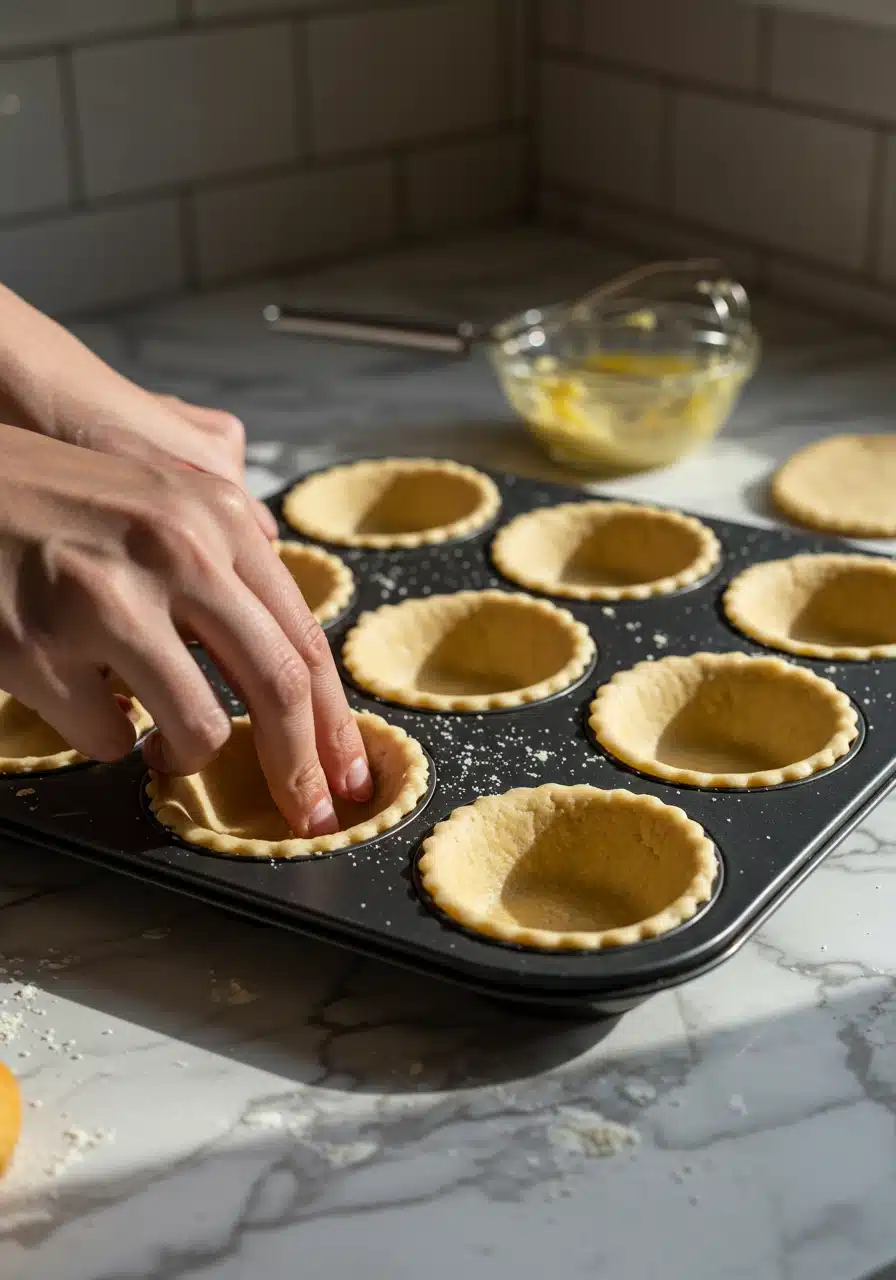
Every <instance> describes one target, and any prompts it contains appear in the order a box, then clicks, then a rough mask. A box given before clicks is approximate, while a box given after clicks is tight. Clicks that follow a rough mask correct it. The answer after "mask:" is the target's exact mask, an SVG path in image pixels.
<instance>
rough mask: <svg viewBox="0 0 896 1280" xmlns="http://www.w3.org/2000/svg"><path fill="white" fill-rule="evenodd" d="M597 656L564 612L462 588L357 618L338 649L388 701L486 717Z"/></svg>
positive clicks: (535, 697)
mask: <svg viewBox="0 0 896 1280" xmlns="http://www.w3.org/2000/svg"><path fill="white" fill-rule="evenodd" d="M593 656H594V642H593V640H592V639H591V636H590V634H589V632H588V629H587V627H585V626H583V624H582V623H581V622H577V621H576V619H575V618H574V617H573V616H572V614H571V613H569V612H568V611H567V610H566V609H561V608H559V607H558V606H557V605H554V604H551V603H549V602H548V601H547V600H536V599H535V598H534V597H532V596H526V595H522V594H520V593H511V592H507V591H459V592H457V593H456V594H454V595H438V596H426V597H423V598H421V599H414V600H404V601H402V603H401V604H395V605H382V606H380V608H379V609H375V610H374V611H373V612H371V613H365V614H362V616H361V618H360V619H359V621H358V623H357V625H356V626H355V627H354V628H353V629H352V630H351V631H350V632H349V634H348V637H347V639H346V642H345V647H344V649H343V651H342V657H343V662H344V663H345V667H346V670H347V671H348V673H349V675H350V676H351V677H352V679H353V680H354V681H355V682H356V683H357V684H358V685H360V686H361V687H362V688H363V689H366V690H367V691H368V692H370V693H373V694H376V696H377V697H380V698H384V699H386V700H387V701H389V702H398V703H401V704H402V705H403V706H408V707H423V708H426V709H427V710H433V711H486V710H491V709H497V708H504V707H515V706H520V705H521V704H523V703H528V702H539V701H540V700H541V699H543V698H548V697H550V696H551V695H552V694H554V693H558V692H559V691H560V690H561V689H566V688H568V687H569V686H570V685H572V684H574V683H575V682H576V681H577V680H578V679H579V677H580V676H581V675H582V674H583V673H584V672H585V670H586V668H587V667H588V665H589V664H590V662H591V659H592V658H593Z"/></svg>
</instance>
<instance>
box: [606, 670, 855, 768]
mask: <svg viewBox="0 0 896 1280" xmlns="http://www.w3.org/2000/svg"><path fill="white" fill-rule="evenodd" d="M589 723H590V725H591V728H592V730H593V732H594V736H595V737H596V738H597V740H598V742H599V743H600V744H601V746H603V747H605V748H606V749H607V750H608V751H609V752H611V753H612V755H614V756H615V757H616V758H617V759H618V760H621V761H623V763H625V764H627V765H630V766H631V767H632V768H633V769H638V770H640V772H641V773H647V774H650V775H651V776H652V777H655V778H662V779H664V781H666V782H680V783H685V784H686V785H689V786H695V787H737V788H740V787H744V788H746V787H775V786H779V785H780V784H781V783H782V782H792V781H796V780H797V779H800V778H808V777H810V776H811V775H812V774H814V773H818V772H819V770H821V769H827V768H829V767H830V766H831V765H832V764H834V763H835V761H837V760H839V759H840V758H841V757H842V756H845V755H846V754H847V752H848V751H849V749H850V746H851V745H852V743H853V742H854V741H855V739H856V737H857V735H858V722H857V717H856V713H855V710H854V709H853V706H852V703H851V702H850V700H849V698H847V697H846V695H845V694H844V693H841V692H840V690H839V689H837V688H835V687H834V685H833V684H831V682H830V681H829V680H825V679H823V678H822V677H821V676H817V675H814V674H813V673H812V672H811V671H806V670H804V669H803V668H801V667H797V666H794V665H793V664H792V663H789V662H785V661H784V660H783V659H781V658H771V657H768V658H765V657H756V658H754V657H749V656H747V655H746V654H743V653H695V654H692V655H691V656H689V657H683V658H679V657H669V658H662V659H661V660H660V661H658V662H639V663H638V665H637V666H635V667H632V668H630V669H629V670H627V671H620V672H618V673H617V674H616V675H615V676H613V678H612V679H611V680H610V681H609V682H608V683H607V684H605V685H604V686H603V687H602V688H600V689H598V691H597V695H596V696H595V698H594V701H593V702H592V704H591V715H590V719H589Z"/></svg>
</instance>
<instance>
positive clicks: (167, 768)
mask: <svg viewBox="0 0 896 1280" xmlns="http://www.w3.org/2000/svg"><path fill="white" fill-rule="evenodd" d="M143 759H144V761H145V762H146V765H147V768H149V769H152V771H153V773H174V772H175V770H174V769H172V767H171V756H170V752H169V748H168V744H167V743H166V742H165V739H164V738H163V737H162V735H161V733H159V731H158V729H153V731H152V733H150V734H149V735H148V736H147V737H146V738H145V740H144V742H143Z"/></svg>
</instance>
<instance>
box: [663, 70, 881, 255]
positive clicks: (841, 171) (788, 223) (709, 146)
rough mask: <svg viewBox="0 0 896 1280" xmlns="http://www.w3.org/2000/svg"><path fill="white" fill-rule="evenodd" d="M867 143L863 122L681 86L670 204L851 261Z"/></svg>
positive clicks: (865, 196) (749, 234) (860, 242)
mask: <svg viewBox="0 0 896 1280" xmlns="http://www.w3.org/2000/svg"><path fill="white" fill-rule="evenodd" d="M873 150H874V135H873V134H872V133H871V131H870V130H865V129H859V128H854V127H852V126H851V125H844V124H839V123H836V122H832V121H828V120H816V119H813V118H811V117H810V116H804V115H798V114H796V113H792V112H785V111H780V110H776V109H774V108H770V107H764V106H759V105H753V104H748V103H741V102H729V101H726V100H724V99H718V98H715V97H712V96H710V95H707V94H699V93H682V94H680V96H679V98H678V101H677V106H676V111H675V192H674V211H675V212H677V213H680V214H683V215H684V216H686V217H688V218H692V219H694V220H695V221H697V222H700V223H702V224H706V225H708V226H714V227H718V228H719V229H720V230H722V231H728V232H732V233H734V234H737V235H743V236H745V237H746V238H748V239H751V240H753V241H754V242H759V243H764V244H768V245H771V246H774V247H777V248H781V249H789V250H793V251H794V252H796V253H799V254H803V255H806V256H808V257H813V258H818V259H819V260H821V261H824V262H828V263H830V264H832V265H835V266H840V267H851V268H859V267H861V266H862V264H863V262H864V259H865V253H866V249H867V242H866V237H867V228H868V224H869V203H870V199H871V179H872V156H873Z"/></svg>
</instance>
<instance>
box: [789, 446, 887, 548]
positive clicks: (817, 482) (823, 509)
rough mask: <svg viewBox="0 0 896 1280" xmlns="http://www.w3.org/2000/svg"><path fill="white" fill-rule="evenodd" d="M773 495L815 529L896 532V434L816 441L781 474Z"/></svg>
mask: <svg viewBox="0 0 896 1280" xmlns="http://www.w3.org/2000/svg"><path fill="white" fill-rule="evenodd" d="M772 497H773V498H774V500H775V504H776V505H777V507H778V508H779V510H781V511H782V512H783V513H784V514H785V515H787V516H790V517H791V518H792V519H794V520H796V521H797V522H798V523H799V524H805V525H808V526H809V527H810V528H812V529H822V530H825V531H826V532H830V533H840V534H843V535H845V536H846V537H854V538H893V537H896V433H894V434H890V435H876V436H831V437H830V438H829V439H827V440H819V441H817V442H816V443H815V444H810V445H809V446H808V448H806V449H801V450H800V451H799V452H798V453H795V454H794V455H793V456H792V457H791V458H790V459H788V461H787V462H785V463H784V465H783V466H782V467H781V468H780V469H779V470H778V471H777V472H776V473H775V476H774V478H773V479H772Z"/></svg>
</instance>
